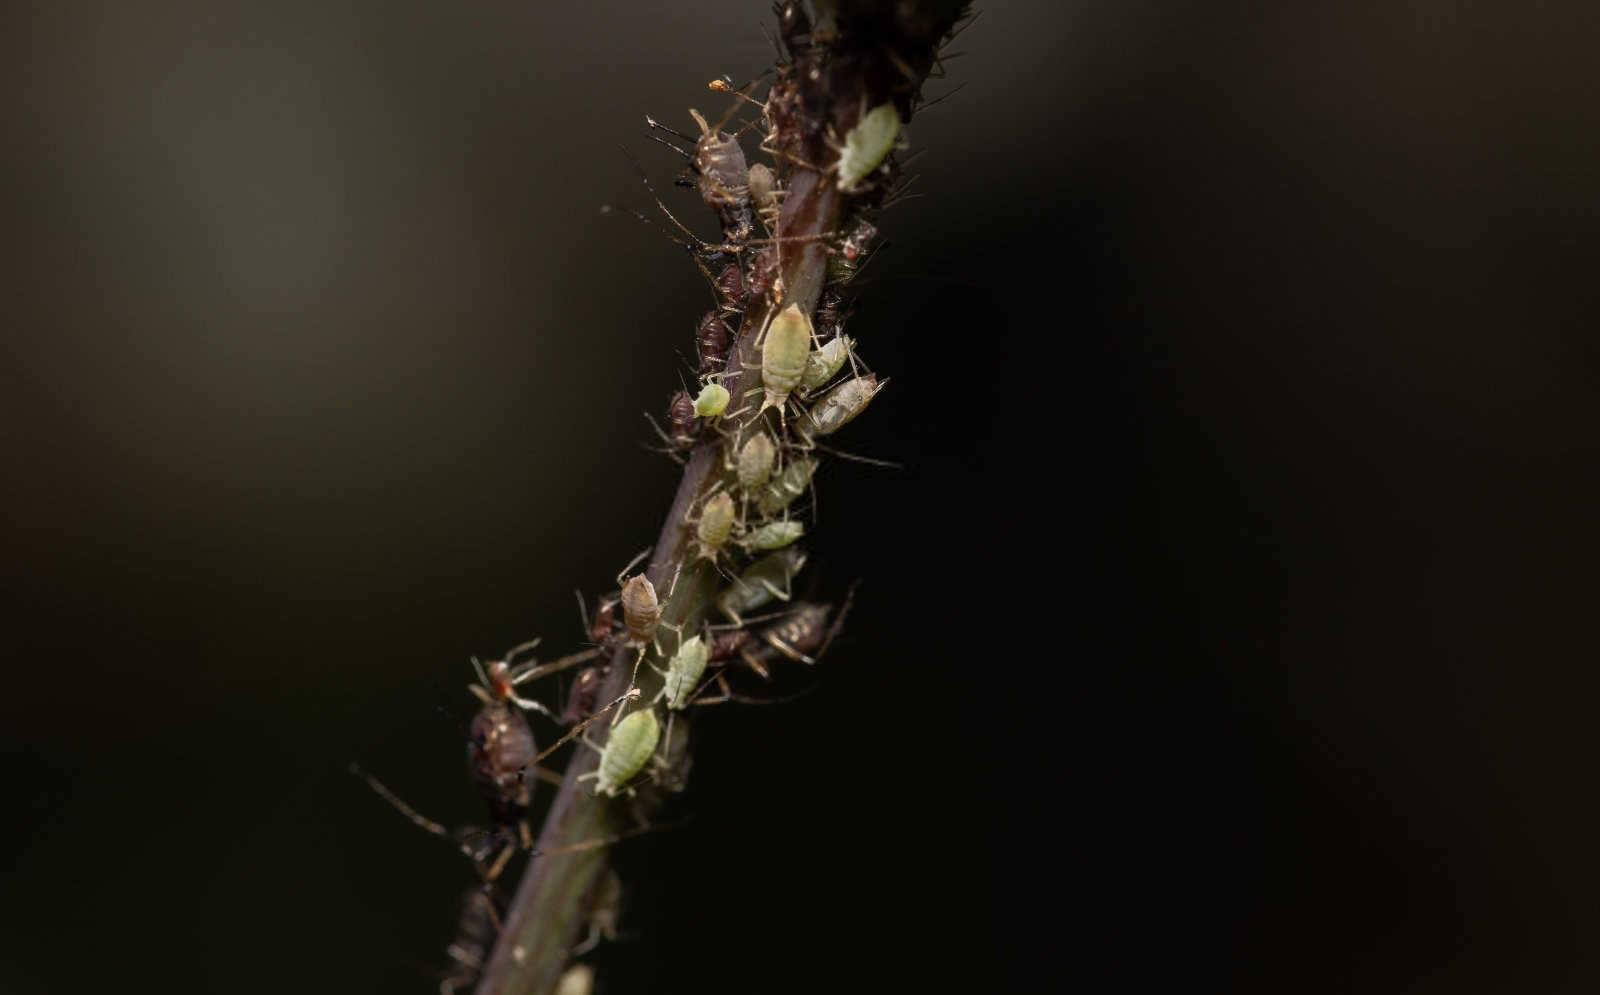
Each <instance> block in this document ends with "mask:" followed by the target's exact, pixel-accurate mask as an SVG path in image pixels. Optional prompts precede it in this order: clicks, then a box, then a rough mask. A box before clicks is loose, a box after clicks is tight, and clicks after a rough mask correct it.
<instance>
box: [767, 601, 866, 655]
mask: <svg viewBox="0 0 1600 995" xmlns="http://www.w3.org/2000/svg"><path fill="white" fill-rule="evenodd" d="M849 605H850V603H849V601H848V600H846V602H845V611H848V610H849ZM832 609H833V606H832V605H821V604H815V603H812V602H806V603H803V604H800V605H796V606H795V610H794V611H792V612H790V613H789V614H788V615H786V616H784V617H783V618H782V619H781V620H780V621H777V622H774V623H773V624H771V625H769V626H767V627H766V628H764V629H762V630H761V632H760V633H759V634H758V636H757V638H759V639H760V640H761V641H762V642H763V643H765V644H766V645H767V646H769V647H771V648H772V649H773V650H776V651H777V652H778V653H780V654H782V655H783V656H785V657H788V658H789V659H790V660H795V661H798V662H800V663H812V664H814V663H816V662H817V661H816V660H815V659H813V658H812V657H810V656H808V655H807V654H808V653H811V652H813V651H815V650H816V649H817V648H818V647H819V646H820V647H822V648H823V649H826V646H825V645H824V638H825V636H826V635H827V633H828V632H829V631H830V630H828V629H827V628H826V626H827V623H828V613H829V612H830V611H832ZM839 619H840V621H841V622H842V621H843V619H844V611H841V612H840V613H839ZM835 631H836V630H835ZM818 655H819V656H820V655H821V654H820V653H819V654H818Z"/></svg>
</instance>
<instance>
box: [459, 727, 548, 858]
mask: <svg viewBox="0 0 1600 995" xmlns="http://www.w3.org/2000/svg"><path fill="white" fill-rule="evenodd" d="M538 752H539V750H538V747H537V745H536V744H535V743H534V739H533V729H532V728H531V727H530V726H529V725H528V720H527V719H525V718H523V717H522V713H521V712H519V711H517V709H515V708H513V707H511V706H510V705H508V704H506V703H504V702H489V703H487V704H485V705H484V706H483V707H482V708H480V709H479V710H478V714H477V715H475V716H473V718H472V724H471V726H469V727H468V729H467V776H468V777H470V778H471V780H472V786H473V787H474V788H476V789H477V791H478V794H479V795H480V796H481V797H482V798H483V800H484V801H486V802H488V804H489V811H490V816H491V818H492V819H493V821H494V823H495V825H496V826H498V827H508V826H517V825H518V824H519V823H520V821H521V819H522V816H523V814H524V813H525V812H526V811H527V808H528V803H529V801H530V799H531V796H532V792H531V791H530V790H529V787H528V785H527V783H526V782H525V781H524V780H523V778H522V772H523V769H524V768H526V767H527V766H528V765H529V764H530V763H532V762H533V758H534V756H535V755H536V754H537V753H538ZM519 829H520V832H521V833H522V834H523V835H526V834H527V831H528V830H527V827H526V825H521V826H520V827H519ZM524 845H527V844H526V843H525V844H524Z"/></svg>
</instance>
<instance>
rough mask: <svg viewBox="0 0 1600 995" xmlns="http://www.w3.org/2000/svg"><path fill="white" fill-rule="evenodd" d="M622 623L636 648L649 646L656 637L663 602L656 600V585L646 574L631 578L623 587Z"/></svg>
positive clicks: (629, 639)
mask: <svg viewBox="0 0 1600 995" xmlns="http://www.w3.org/2000/svg"><path fill="white" fill-rule="evenodd" d="M622 621H623V624H624V625H625V626H626V627H627V629H628V641H629V642H631V643H632V644H633V645H635V646H644V645H647V644H648V643H649V642H650V640H652V639H654V638H655V636H656V626H657V625H658V624H660V622H661V602H660V601H659V600H657V598H656V588H655V585H654V584H652V583H650V578H648V577H646V576H645V575H644V574H636V575H634V576H632V577H629V578H628V582H627V583H626V584H623V585H622Z"/></svg>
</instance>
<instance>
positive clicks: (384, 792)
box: [348, 763, 456, 843]
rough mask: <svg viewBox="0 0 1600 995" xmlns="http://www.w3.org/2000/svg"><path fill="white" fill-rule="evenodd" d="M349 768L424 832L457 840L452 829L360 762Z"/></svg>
mask: <svg viewBox="0 0 1600 995" xmlns="http://www.w3.org/2000/svg"><path fill="white" fill-rule="evenodd" d="M348 769H349V771H350V773H352V774H354V775H355V776H356V777H359V778H361V779H362V780H363V781H366V782H367V786H368V787H369V788H371V789H372V790H373V791H375V792H376V793H377V795H378V797H379V798H382V799H383V800H384V801H386V802H388V803H389V804H390V805H393V806H394V807H395V810H396V811H397V812H399V813H400V814H401V815H403V816H405V817H406V818H407V819H410V820H411V823H412V825H414V826H416V827H417V828H418V829H421V830H422V831H423V832H426V833H432V834H433V835H434V836H437V837H439V838H440V839H445V840H449V841H450V842H451V843H455V842H456V839H455V836H454V835H453V834H452V833H451V832H450V830H448V829H446V828H445V827H444V826H443V825H441V824H439V823H437V822H434V821H433V820H432V819H430V818H428V817H427V816H425V815H423V814H422V813H421V812H418V811H417V810H416V809H414V808H412V807H411V806H410V805H407V804H406V803H405V802H403V801H401V800H400V796H399V795H396V794H395V793H394V792H393V791H390V790H389V789H388V788H387V787H385V786H384V783H383V782H382V781H380V780H378V779H377V778H375V777H373V776H372V775H371V774H368V773H367V772H366V771H364V770H362V769H361V766H360V765H359V764H356V763H351V764H350V766H349V768H348Z"/></svg>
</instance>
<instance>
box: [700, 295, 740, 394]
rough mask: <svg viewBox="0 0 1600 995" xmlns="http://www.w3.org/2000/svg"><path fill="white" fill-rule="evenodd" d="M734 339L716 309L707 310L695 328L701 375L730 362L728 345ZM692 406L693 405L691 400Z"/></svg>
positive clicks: (717, 369)
mask: <svg viewBox="0 0 1600 995" xmlns="http://www.w3.org/2000/svg"><path fill="white" fill-rule="evenodd" d="M732 341H733V333H732V332H731V331H730V330H729V329H728V325H727V322H725V321H723V320H722V317H721V316H720V315H718V314H717V312H715V311H707V312H706V314H705V317H703V318H701V319H700V325H699V327H697V328H696V329H695V333H694V344H695V352H696V353H697V354H698V355H699V357H700V375H701V376H704V375H706V374H707V373H716V372H718V371H720V370H721V369H722V368H723V367H724V366H726V365H727V363H728V347H729V345H730V344H731V343H732ZM690 407H691V408H692V407H693V403H692V402H691V404H690Z"/></svg>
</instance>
